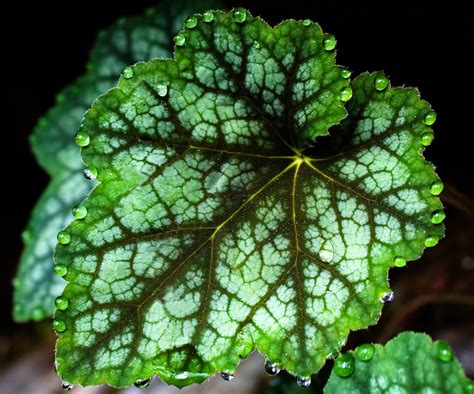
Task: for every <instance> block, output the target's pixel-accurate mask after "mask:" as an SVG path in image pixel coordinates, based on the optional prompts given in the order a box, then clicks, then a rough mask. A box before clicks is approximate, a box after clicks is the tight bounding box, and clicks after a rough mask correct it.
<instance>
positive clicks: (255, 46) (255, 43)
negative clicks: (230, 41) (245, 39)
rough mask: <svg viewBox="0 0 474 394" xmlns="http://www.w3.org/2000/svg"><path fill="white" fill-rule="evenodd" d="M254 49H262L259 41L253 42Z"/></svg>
mask: <svg viewBox="0 0 474 394" xmlns="http://www.w3.org/2000/svg"><path fill="white" fill-rule="evenodd" d="M253 47H254V48H255V49H260V43H259V42H258V41H254V42H253Z"/></svg>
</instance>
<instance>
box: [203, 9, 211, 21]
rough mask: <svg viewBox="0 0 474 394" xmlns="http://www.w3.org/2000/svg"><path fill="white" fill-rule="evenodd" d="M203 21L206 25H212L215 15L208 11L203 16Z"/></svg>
mask: <svg viewBox="0 0 474 394" xmlns="http://www.w3.org/2000/svg"><path fill="white" fill-rule="evenodd" d="M202 19H203V21H204V22H206V23H210V22H212V21H213V20H214V13H213V12H212V11H206V12H205V13H204V14H202Z"/></svg>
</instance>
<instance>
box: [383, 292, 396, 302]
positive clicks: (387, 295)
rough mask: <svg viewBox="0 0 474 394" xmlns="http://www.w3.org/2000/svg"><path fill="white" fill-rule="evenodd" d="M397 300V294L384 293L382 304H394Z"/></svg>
mask: <svg viewBox="0 0 474 394" xmlns="http://www.w3.org/2000/svg"><path fill="white" fill-rule="evenodd" d="M394 298H395V293H394V292H393V291H389V292H388V293H384V294H383V295H382V297H380V302H381V303H382V304H385V303H386V302H392V301H393V300H394Z"/></svg>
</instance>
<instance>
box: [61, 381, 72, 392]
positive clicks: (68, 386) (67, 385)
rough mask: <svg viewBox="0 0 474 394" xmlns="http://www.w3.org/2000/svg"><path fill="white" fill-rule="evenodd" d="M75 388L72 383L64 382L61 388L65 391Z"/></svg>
mask: <svg viewBox="0 0 474 394" xmlns="http://www.w3.org/2000/svg"><path fill="white" fill-rule="evenodd" d="M73 387H74V386H73V385H72V384H71V383H68V382H62V383H61V388H62V389H63V391H70V390H71V389H72V388H73Z"/></svg>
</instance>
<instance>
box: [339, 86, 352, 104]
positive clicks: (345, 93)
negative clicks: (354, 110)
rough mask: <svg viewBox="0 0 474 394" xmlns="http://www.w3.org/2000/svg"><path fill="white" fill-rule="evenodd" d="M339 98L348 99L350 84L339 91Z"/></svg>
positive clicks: (350, 92)
mask: <svg viewBox="0 0 474 394" xmlns="http://www.w3.org/2000/svg"><path fill="white" fill-rule="evenodd" d="M339 98H340V99H341V101H344V102H346V101H349V100H350V99H351V98H352V88H351V87H350V86H346V87H344V88H342V89H341V91H340V92H339Z"/></svg>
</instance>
